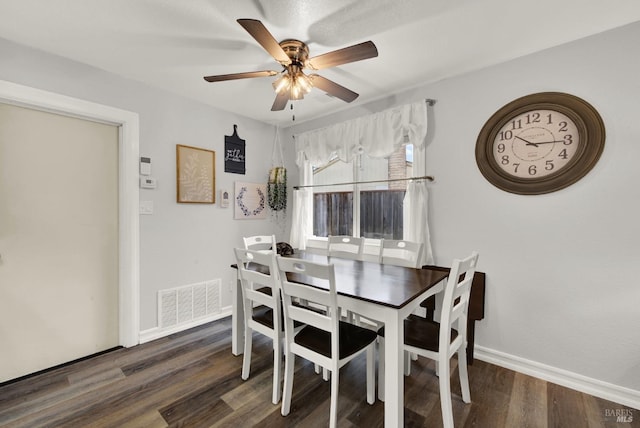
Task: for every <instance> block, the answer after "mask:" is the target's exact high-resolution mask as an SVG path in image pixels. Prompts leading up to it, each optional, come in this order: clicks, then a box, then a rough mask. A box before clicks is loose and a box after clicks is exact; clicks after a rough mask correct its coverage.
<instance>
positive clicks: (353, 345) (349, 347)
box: [294, 322, 377, 359]
mask: <svg viewBox="0 0 640 428" xmlns="http://www.w3.org/2000/svg"><path fill="white" fill-rule="evenodd" d="M339 330H340V333H339V337H340V344H339V348H340V355H339V356H338V358H340V359H343V358H346V357H348V356H350V355H353V354H355V353H356V352H358V351H360V350H362V349H364V348H366V347H367V346H368V345H369V344H370V343H371V342H373V341H374V340H376V337H377V333H376V332H375V331H373V330H369V329H366V328H364V327H360V326H357V325H354V324H349V323H346V322H340V324H339ZM294 341H295V342H296V343H297V344H299V345H301V346H304V347H306V348H309V349H312V350H313V351H315V352H317V353H319V354H322V355H324V356H325V357H329V358H331V334H330V333H329V332H328V331H324V330H321V329H319V328H316V327H313V326H310V325H308V326H306V327H304V328H303V329H302V330H301V331H300V333H298V334H297V335H296V337H295V339H294Z"/></svg>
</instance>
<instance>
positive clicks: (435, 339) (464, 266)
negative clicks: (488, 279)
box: [378, 251, 478, 428]
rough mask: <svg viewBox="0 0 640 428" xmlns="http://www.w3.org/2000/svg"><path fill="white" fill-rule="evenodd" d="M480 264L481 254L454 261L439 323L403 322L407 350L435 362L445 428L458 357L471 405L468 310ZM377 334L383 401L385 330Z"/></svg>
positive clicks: (450, 414) (449, 427) (411, 319)
mask: <svg viewBox="0 0 640 428" xmlns="http://www.w3.org/2000/svg"><path fill="white" fill-rule="evenodd" d="M477 263H478V253H477V252H475V251H474V252H473V253H472V254H471V255H470V256H469V257H467V258H465V259H462V260H459V259H456V260H454V261H453V263H452V265H451V271H450V273H449V278H448V280H447V284H446V285H445V288H444V297H443V302H442V312H441V316H440V322H436V321H432V320H429V319H427V318H423V317H420V316H417V315H410V316H409V318H407V319H406V320H405V321H404V350H405V351H408V352H410V353H415V354H417V355H419V356H424V357H427V358H430V359H432V360H434V361H435V362H436V367H437V374H438V377H439V384H440V405H441V408H442V420H443V423H444V426H445V427H446V428H453V409H452V403H451V379H450V377H451V365H450V359H451V357H453V356H454V355H455V354H456V353H457V355H458V374H459V377H460V387H461V390H462V401H464V402H465V403H470V402H471V392H470V390H469V374H468V371H467V310H468V307H469V296H470V293H471V283H472V281H473V275H474V273H475V271H476V265H477ZM454 326H455V328H454ZM378 334H379V335H380V338H379V355H380V356H379V360H378V370H379V372H378V398H380V400H384V327H383V328H381V329H380V330H379V331H378Z"/></svg>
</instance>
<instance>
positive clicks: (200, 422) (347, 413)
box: [0, 319, 640, 428]
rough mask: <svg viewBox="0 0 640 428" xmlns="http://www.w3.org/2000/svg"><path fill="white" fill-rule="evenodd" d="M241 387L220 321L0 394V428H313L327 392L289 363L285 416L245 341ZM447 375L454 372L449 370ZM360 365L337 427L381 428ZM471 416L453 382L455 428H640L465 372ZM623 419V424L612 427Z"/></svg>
mask: <svg viewBox="0 0 640 428" xmlns="http://www.w3.org/2000/svg"><path fill="white" fill-rule="evenodd" d="M253 356H254V358H253V361H252V368H251V369H252V370H251V376H250V378H249V380H247V381H243V380H242V379H240V371H241V367H242V357H234V356H233V355H232V354H231V322H230V319H224V320H221V321H216V322H213V323H209V324H206V325H204V326H200V327H197V328H194V329H191V330H188V331H185V332H182V333H179V334H175V335H172V336H170V337H166V338H163V339H159V340H156V341H153V342H150V343H146V344H143V345H140V346H136V347H134V348H130V349H118V350H114V351H112V352H109V353H106V354H103V355H100V356H96V357H93V358H91V359H88V360H84V361H80V362H76V363H74V364H71V365H67V366H65V367H61V368H57V369H54V370H51V371H48V372H46V373H42V374H39V375H36V376H33V377H30V378H27V379H23V380H20V381H17V382H13V383H9V384H6V385H4V386H2V387H0V426H2V427H29V428H32V427H74V428H75V427H144V428H155V427H167V426H170V427H237V428H244V427H251V426H260V427H324V426H326V425H327V423H328V413H329V394H330V382H324V381H322V378H321V376H318V375H316V374H315V373H314V371H313V366H312V365H311V364H309V363H308V362H306V361H303V360H301V359H297V365H296V375H295V379H294V395H293V402H292V406H291V407H292V408H291V414H290V415H289V416H287V417H286V418H285V417H283V416H281V415H280V406H279V405H274V404H272V403H271V379H272V353H271V348H270V343H269V341H268V340H265V339H264V338H263V336H261V335H258V334H256V335H255V336H254V347H253ZM454 365H455V362H454ZM364 371H365V367H364V356H361V357H360V358H358V359H356V360H354V361H352V362H351V363H349V364H348V365H347V366H346V367H344V368H343V369H342V370H341V372H340V376H341V378H340V399H339V409H338V418H339V425H340V426H341V427H366V428H374V427H381V426H382V420H383V410H384V405H383V403H381V402H379V401H376V403H375V404H374V405H372V406H370V405H368V404H367V403H366V399H365V376H364ZM469 378H470V386H471V399H472V403H471V404H468V405H466V404H464V403H463V402H462V399H461V397H460V387H459V385H458V382H457V370H456V369H455V368H454V370H453V376H452V379H453V381H452V389H453V406H454V409H453V410H454V418H455V424H456V427H487V428H499V427H517V428H521V427H562V428H565V427H569V428H572V427H588V428H595V427H605V428H608V427H640V410H634V409H629V408H628V407H625V406H622V405H620V404H616V403H612V402H609V401H605V400H602V399H599V398H595V397H592V396H589V395H586V394H583V393H580V392H576V391H573V390H570V389H567V388H564V387H561V386H558V385H554V384H552V383H548V382H545V381H542V380H539V379H536V378H532V377H529V376H525V375H522V374H520V373H516V372H514V371H511V370H507V369H503V368H501V367H497V366H494V365H491V364H487V363H484V362H482V361H478V360H476V362H475V363H474V364H473V365H472V366H470V368H469ZM621 414H622V415H627V416H630V417H631V418H632V419H633V422H631V423H618V422H616V416H617V415H621ZM405 426H407V427H422V426H425V427H426V426H429V427H439V426H442V418H441V416H440V400H439V393H438V381H437V378H436V377H435V375H434V364H433V362H430V361H428V360H426V359H420V360H419V361H414V362H413V365H412V373H411V376H410V377H406V378H405Z"/></svg>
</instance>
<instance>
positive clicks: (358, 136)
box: [291, 101, 433, 263]
mask: <svg viewBox="0 0 640 428" xmlns="http://www.w3.org/2000/svg"><path fill="white" fill-rule="evenodd" d="M426 135H427V105H426V103H425V101H419V102H416V103H413V104H405V105H402V106H398V107H394V108H390V109H388V110H384V111H381V112H379V113H374V114H370V115H368V116H363V117H359V118H357V119H353V120H349V121H346V122H342V123H338V124H335V125H332V126H329V127H326V128H320V129H315V130H313V131H308V132H305V133H302V134H299V135H296V137H295V139H296V151H297V156H298V157H297V162H298V167H299V168H300V172H301V174H300V177H301V184H302V185H309V184H312V180H313V174H312V167H313V166H321V165H324V164H326V163H327V162H328V161H329V160H330V159H331V157H332V156H337V157H338V158H339V159H340V160H342V161H345V162H350V161H351V160H352V159H353V157H354V156H355V155H357V154H358V153H365V154H367V155H368V156H370V157H376V158H386V157H389V156H390V155H391V154H392V153H393V152H395V151H396V150H397V149H398V147H400V146H402V145H403V144H413V150H414V166H413V172H414V175H416V176H419V175H424V174H425V173H426V168H425V153H426V150H425V137H426ZM416 161H417V162H416ZM305 190H306V191H305ZM404 203H405V207H406V206H407V204H409V209H408V210H407V209H406V208H405V217H404V228H405V232H404V236H405V237H404V239H407V240H411V241H418V242H424V244H425V251H424V255H423V257H424V260H425V263H428V262H429V260H431V261H432V260H433V257H432V255H431V243H430V241H429V228H428V223H427V209H426V208H427V188H426V185H425V184H424V183H422V182H417V183H410V184H409V186H408V189H407V194H406V195H405V201H404ZM297 207H298V208H297ZM312 217H313V192H312V191H310V189H300V190H297V191H295V192H294V199H293V219H294V220H293V221H292V225H291V245H293V246H294V247H296V248H305V247H304V246H305V244H306V240H307V238H308V237H309V236H311V234H312V232H313V225H312V222H313V218H312ZM407 226H408V229H407Z"/></svg>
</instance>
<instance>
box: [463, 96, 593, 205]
mask: <svg viewBox="0 0 640 428" xmlns="http://www.w3.org/2000/svg"><path fill="white" fill-rule="evenodd" d="M604 144H605V127H604V122H603V121H602V117H600V115H599V114H598V112H597V110H596V109H595V108H594V107H593V106H592V105H591V104H589V103H588V102H587V101H585V100H583V99H581V98H579V97H576V96H575V95H570V94H565V93H562V92H539V93H535V94H530V95H525V96H523V97H520V98H517V99H515V100H513V101H511V102H509V103H507V104H505V105H504V106H502V107H501V108H500V109H499V110H497V111H496V112H495V113H494V114H493V115H492V116H491V117H490V118H489V119H488V120H487V121H486V123H485V124H484V126H483V127H482V129H481V130H480V133H479V134H478V139H477V140H476V163H477V164H478V168H479V169H480V172H481V173H482V175H483V176H484V177H485V178H486V179H487V180H488V181H489V182H490V183H491V184H493V185H494V186H496V187H497V188H499V189H502V190H505V191H507V192H512V193H517V194H521V195H539V194H542V193H549V192H555V191H556V190H560V189H563V188H565V187H567V186H569V185H571V184H573V183H575V182H576V181H578V180H580V179H581V178H582V177H584V175H585V174H587V173H588V172H589V171H590V170H591V169H592V168H593V166H594V165H595V163H596V162H597V161H598V159H599V158H600V155H601V153H602V151H603V149H604Z"/></svg>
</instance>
